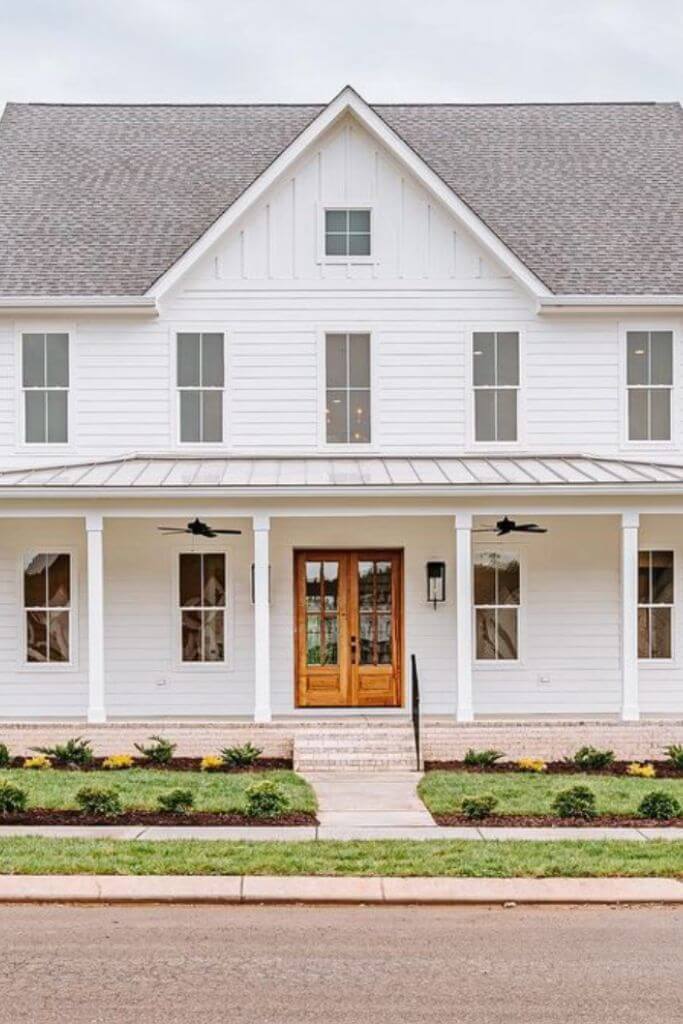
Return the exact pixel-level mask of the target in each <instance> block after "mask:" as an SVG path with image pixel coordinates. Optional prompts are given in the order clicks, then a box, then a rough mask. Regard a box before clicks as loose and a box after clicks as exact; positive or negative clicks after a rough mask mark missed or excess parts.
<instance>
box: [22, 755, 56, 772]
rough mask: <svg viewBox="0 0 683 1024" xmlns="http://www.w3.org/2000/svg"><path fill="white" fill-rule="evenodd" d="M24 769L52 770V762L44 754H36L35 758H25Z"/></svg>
mask: <svg viewBox="0 0 683 1024" xmlns="http://www.w3.org/2000/svg"><path fill="white" fill-rule="evenodd" d="M24 768H35V769H45V768H52V762H51V761H50V758H49V757H45V756H44V754H37V755H36V756H35V757H27V758H26V760H25V761H24Z"/></svg>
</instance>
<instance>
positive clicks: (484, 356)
mask: <svg viewBox="0 0 683 1024" xmlns="http://www.w3.org/2000/svg"><path fill="white" fill-rule="evenodd" d="M495 366H496V356H495V335H494V334H492V333H487V332H483V331H476V332H475V334H474V336H473V339H472V383H473V384H474V386H475V387H485V386H491V385H493V384H495V383H496V370H495Z"/></svg>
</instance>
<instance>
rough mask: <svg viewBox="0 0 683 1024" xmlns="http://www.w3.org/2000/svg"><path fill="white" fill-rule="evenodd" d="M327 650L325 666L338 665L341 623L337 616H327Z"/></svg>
mask: <svg viewBox="0 0 683 1024" xmlns="http://www.w3.org/2000/svg"><path fill="white" fill-rule="evenodd" d="M324 625H325V635H324V640H325V649H324V651H323V664H325V665H336V664H337V662H338V661H339V622H338V620H337V616H336V615H326V616H325V623H324Z"/></svg>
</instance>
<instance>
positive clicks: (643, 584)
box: [638, 551, 650, 604]
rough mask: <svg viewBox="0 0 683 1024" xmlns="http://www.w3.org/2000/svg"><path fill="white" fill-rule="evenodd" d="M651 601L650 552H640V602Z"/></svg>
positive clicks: (647, 602) (646, 602)
mask: <svg viewBox="0 0 683 1024" xmlns="http://www.w3.org/2000/svg"><path fill="white" fill-rule="evenodd" d="M649 603H650V552H649V551H639V552H638V604H649Z"/></svg>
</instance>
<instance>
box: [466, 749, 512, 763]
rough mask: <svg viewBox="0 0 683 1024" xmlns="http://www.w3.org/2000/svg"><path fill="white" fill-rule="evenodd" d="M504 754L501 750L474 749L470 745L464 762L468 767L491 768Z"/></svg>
mask: <svg viewBox="0 0 683 1024" xmlns="http://www.w3.org/2000/svg"><path fill="white" fill-rule="evenodd" d="M503 756H504V755H503V753H502V751H500V750H493V749H490V750H473V749H472V747H470V749H469V750H468V751H467V753H466V754H465V757H464V758H463V763H464V764H466V765H467V766H468V768H491V767H492V766H493V765H494V764H495V763H496V761H500V759H501V757H503Z"/></svg>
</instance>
